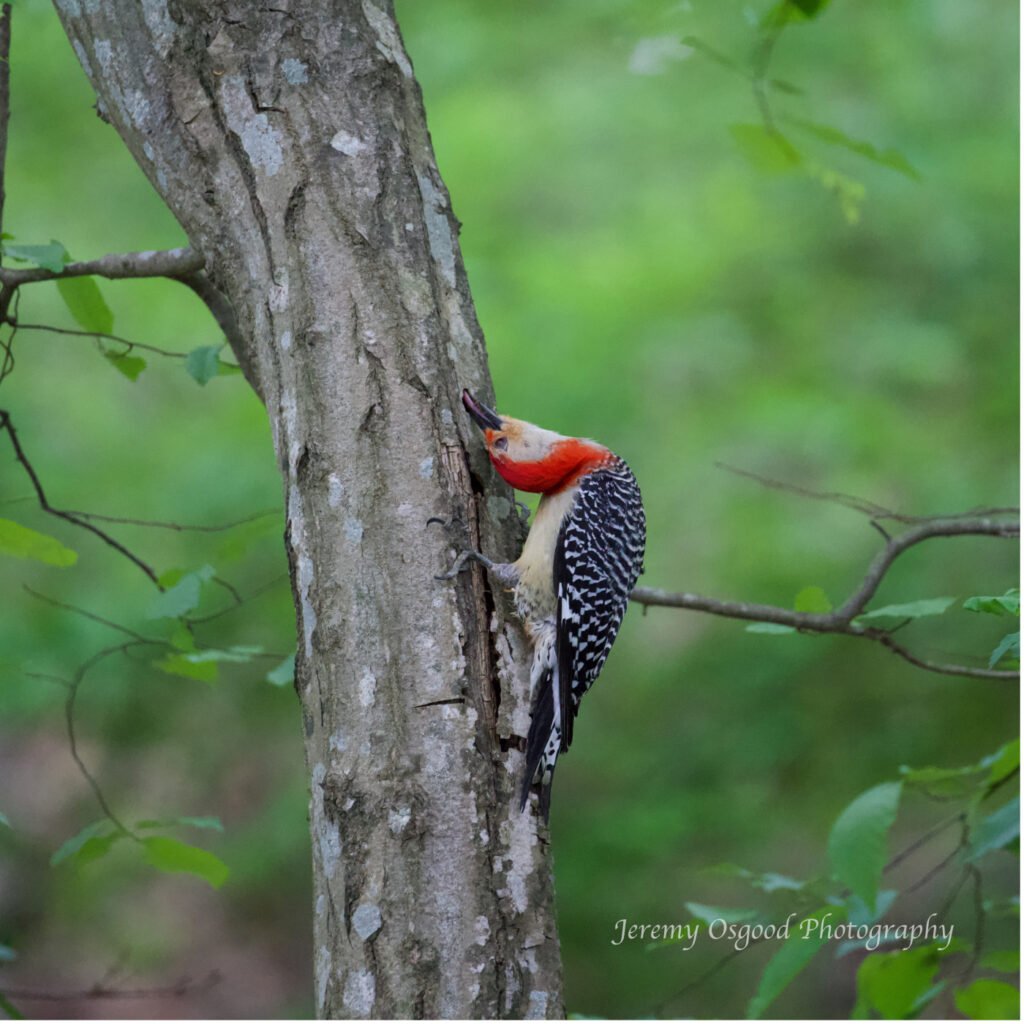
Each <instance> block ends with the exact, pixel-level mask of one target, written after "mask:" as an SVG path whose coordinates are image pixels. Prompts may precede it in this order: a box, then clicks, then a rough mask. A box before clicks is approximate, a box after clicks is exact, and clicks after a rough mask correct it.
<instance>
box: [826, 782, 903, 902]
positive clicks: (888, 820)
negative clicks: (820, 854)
mask: <svg viewBox="0 0 1024 1024" xmlns="http://www.w3.org/2000/svg"><path fill="white" fill-rule="evenodd" d="M902 788H903V786H902V783H899V782H883V783H882V784H881V785H880V786H875V787H874V788H873V789H869V790H868V791H867V792H866V793H861V795H860V796H859V797H857V799H856V800H854V801H853V802H852V803H851V804H850V805H849V806H848V807H847V808H846V809H845V810H844V811H843V812H842V814H840V815H839V817H838V818H837V819H836V823H835V824H834V825H833V826H832V831H831V832H830V833H829V837H828V855H829V860H830V861H831V863H832V872H833V874H834V875H835V877H836V878H837V879H838V880H839V881H840V882H842V883H843V884H844V885H847V886H849V888H850V889H851V890H852V891H853V892H854V894H855V895H857V896H859V897H860V898H861V899H862V900H863V901H864V903H865V904H866V905H867V906H869V907H873V906H875V902H876V900H877V899H878V883H879V880H880V879H881V877H882V869H883V868H884V867H885V862H886V859H887V855H886V837H887V835H888V833H889V829H890V827H891V826H892V823H893V821H894V820H895V819H896V810H897V808H898V807H899V802H900V793H901V791H902Z"/></svg>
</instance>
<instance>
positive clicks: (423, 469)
mask: <svg viewBox="0 0 1024 1024" xmlns="http://www.w3.org/2000/svg"><path fill="white" fill-rule="evenodd" d="M433 475H434V456H433V455H428V456H427V457H426V458H425V459H424V460H423V461H422V462H421V463H420V476H421V477H423V479H424V480H429V479H430V478H431V476H433Z"/></svg>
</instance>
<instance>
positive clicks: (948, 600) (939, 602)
mask: <svg viewBox="0 0 1024 1024" xmlns="http://www.w3.org/2000/svg"><path fill="white" fill-rule="evenodd" d="M955 600H956V598H954V597H928V598H925V599H924V600H922V601H911V602H910V603H909V604H887V605H886V606H885V607H884V608H875V609H874V610H873V611H870V612H863V613H862V614H860V615H858V616H857V618H856V619H854V622H862V621H863V620H864V619H923V618H925V617H926V616H928V615H942V614H943V613H944V612H945V611H947V609H948V608H949V606H950V605H951V604H952V603H953V602H954V601H955Z"/></svg>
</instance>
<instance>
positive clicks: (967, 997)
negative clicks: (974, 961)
mask: <svg viewBox="0 0 1024 1024" xmlns="http://www.w3.org/2000/svg"><path fill="white" fill-rule="evenodd" d="M954 998H955V1000H956V1008H957V1009H958V1010H959V1011H960V1012H961V1013H962V1014H963V1015H964V1016H965V1017H972V1018H974V1020H1019V1019H1020V992H1019V991H1018V990H1017V989H1016V988H1014V987H1013V985H1007V984H1006V982H1005V981H993V980H992V979H991V978H979V979H978V980H977V981H975V982H972V983H971V984H970V985H968V986H967V987H966V988H962V989H959V990H958V991H957V993H956V995H955V997H954Z"/></svg>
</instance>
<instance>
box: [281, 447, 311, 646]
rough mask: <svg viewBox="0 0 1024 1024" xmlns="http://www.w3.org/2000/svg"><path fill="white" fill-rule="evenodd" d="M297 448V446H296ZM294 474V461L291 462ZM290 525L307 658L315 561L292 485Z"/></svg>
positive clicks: (300, 505) (300, 508)
mask: <svg viewBox="0 0 1024 1024" xmlns="http://www.w3.org/2000/svg"><path fill="white" fill-rule="evenodd" d="M296 447H297V446H296ZM290 463H291V467H292V471H293V472H294V468H293V467H294V465H295V463H294V461H293V460H290ZM288 525H289V536H290V538H291V545H292V551H293V552H294V554H295V578H296V583H297V584H298V588H299V601H300V603H301V605H302V634H303V640H304V641H305V648H304V650H305V652H306V657H307V658H311V657H312V656H313V631H314V630H315V629H316V610H315V609H314V608H313V602H312V601H311V600H310V597H309V592H310V589H311V588H312V586H313V560H312V559H311V558H310V557H309V553H308V552H307V551H306V521H305V518H304V517H303V514H302V497H301V495H300V494H299V489H298V487H296V485H295V484H292V485H291V487H290V488H289V489H288Z"/></svg>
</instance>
